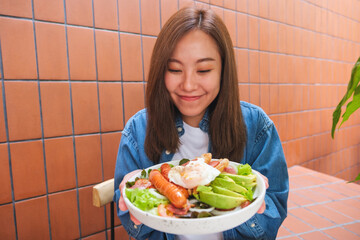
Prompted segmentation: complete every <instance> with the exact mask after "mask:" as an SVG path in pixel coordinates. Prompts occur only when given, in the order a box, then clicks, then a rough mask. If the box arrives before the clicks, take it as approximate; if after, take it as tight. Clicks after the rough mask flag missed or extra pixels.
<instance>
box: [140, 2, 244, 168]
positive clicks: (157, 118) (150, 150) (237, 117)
mask: <svg viewBox="0 0 360 240" xmlns="http://www.w3.org/2000/svg"><path fill="white" fill-rule="evenodd" d="M191 30H201V31H203V32H205V33H207V34H209V35H210V36H211V37H212V38H213V39H214V40H215V42H216V44H217V46H218V48H219V52H220V56H221V60H222V73H221V83H220V91H219V94H218V96H217V97H216V98H215V100H214V101H213V102H212V103H211V104H210V106H209V108H208V111H209V121H210V123H209V137H210V141H211V145H212V149H211V152H212V155H213V157H214V158H225V157H226V158H229V159H230V160H231V161H237V162H239V161H240V160H241V158H242V155H243V152H244V148H245V144H246V127H245V124H244V121H243V117H242V113H241V108H240V104H239V93H238V84H237V72H236V62H235V57H234V49H233V45H232V41H231V38H230V35H229V33H228V31H227V29H226V26H225V24H224V23H223V21H222V20H221V19H220V18H219V17H218V16H217V15H216V14H215V13H214V12H213V11H212V10H210V9H206V10H205V9H197V8H193V7H191V8H183V9H181V10H179V11H178V12H177V13H175V14H174V15H173V16H172V17H171V18H170V19H169V20H168V21H167V22H166V24H165V25H164V27H163V28H162V30H161V31H160V33H159V36H158V38H157V41H156V43H155V46H154V49H153V53H152V56H151V64H150V71H149V76H148V84H147V89H146V108H147V114H148V115H147V118H148V119H147V121H148V125H147V130H146V138H145V152H146V154H147V156H148V157H149V159H151V161H153V162H154V163H158V162H159V160H160V156H161V153H162V152H163V151H164V150H168V151H170V152H172V153H175V152H176V150H177V149H178V147H179V144H180V140H179V135H178V132H177V129H176V127H175V118H176V116H177V114H179V112H178V110H177V108H176V106H175V105H174V104H173V102H172V100H171V97H170V94H169V93H168V91H167V89H166V86H165V81H164V76H165V72H166V70H167V65H168V60H169V59H170V57H171V55H172V52H173V50H174V48H175V46H176V44H177V42H178V41H179V40H180V39H181V37H183V36H184V35H185V34H186V33H188V32H189V31H191Z"/></svg>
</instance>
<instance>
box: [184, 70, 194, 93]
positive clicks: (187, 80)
mask: <svg viewBox="0 0 360 240" xmlns="http://www.w3.org/2000/svg"><path fill="white" fill-rule="evenodd" d="M181 85H182V89H183V90H184V91H187V92H191V91H193V90H195V89H196V86H197V83H196V76H195V74H194V73H193V72H192V71H189V72H186V73H185V74H184V78H183V82H182V84H181Z"/></svg>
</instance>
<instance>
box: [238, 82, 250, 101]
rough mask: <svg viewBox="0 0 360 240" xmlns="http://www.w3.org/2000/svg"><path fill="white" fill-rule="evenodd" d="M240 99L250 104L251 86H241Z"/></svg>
mask: <svg viewBox="0 0 360 240" xmlns="http://www.w3.org/2000/svg"><path fill="white" fill-rule="evenodd" d="M239 97H240V100H241V101H245V102H250V92H249V85H247V84H241V85H239Z"/></svg>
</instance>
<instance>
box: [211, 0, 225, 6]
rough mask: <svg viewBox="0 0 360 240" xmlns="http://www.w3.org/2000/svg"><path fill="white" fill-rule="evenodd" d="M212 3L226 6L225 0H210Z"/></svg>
mask: <svg viewBox="0 0 360 240" xmlns="http://www.w3.org/2000/svg"><path fill="white" fill-rule="evenodd" d="M210 4H212V5H217V6H219V7H223V6H224V1H223V0H210Z"/></svg>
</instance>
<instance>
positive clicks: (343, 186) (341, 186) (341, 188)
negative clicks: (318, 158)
mask: <svg viewBox="0 0 360 240" xmlns="http://www.w3.org/2000/svg"><path fill="white" fill-rule="evenodd" d="M326 188H327V189H329V190H333V191H335V192H337V193H339V194H341V195H343V196H346V197H353V196H357V195H359V191H356V190H353V189H350V188H348V186H347V183H346V182H339V183H335V184H331V185H327V186H326Z"/></svg>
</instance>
